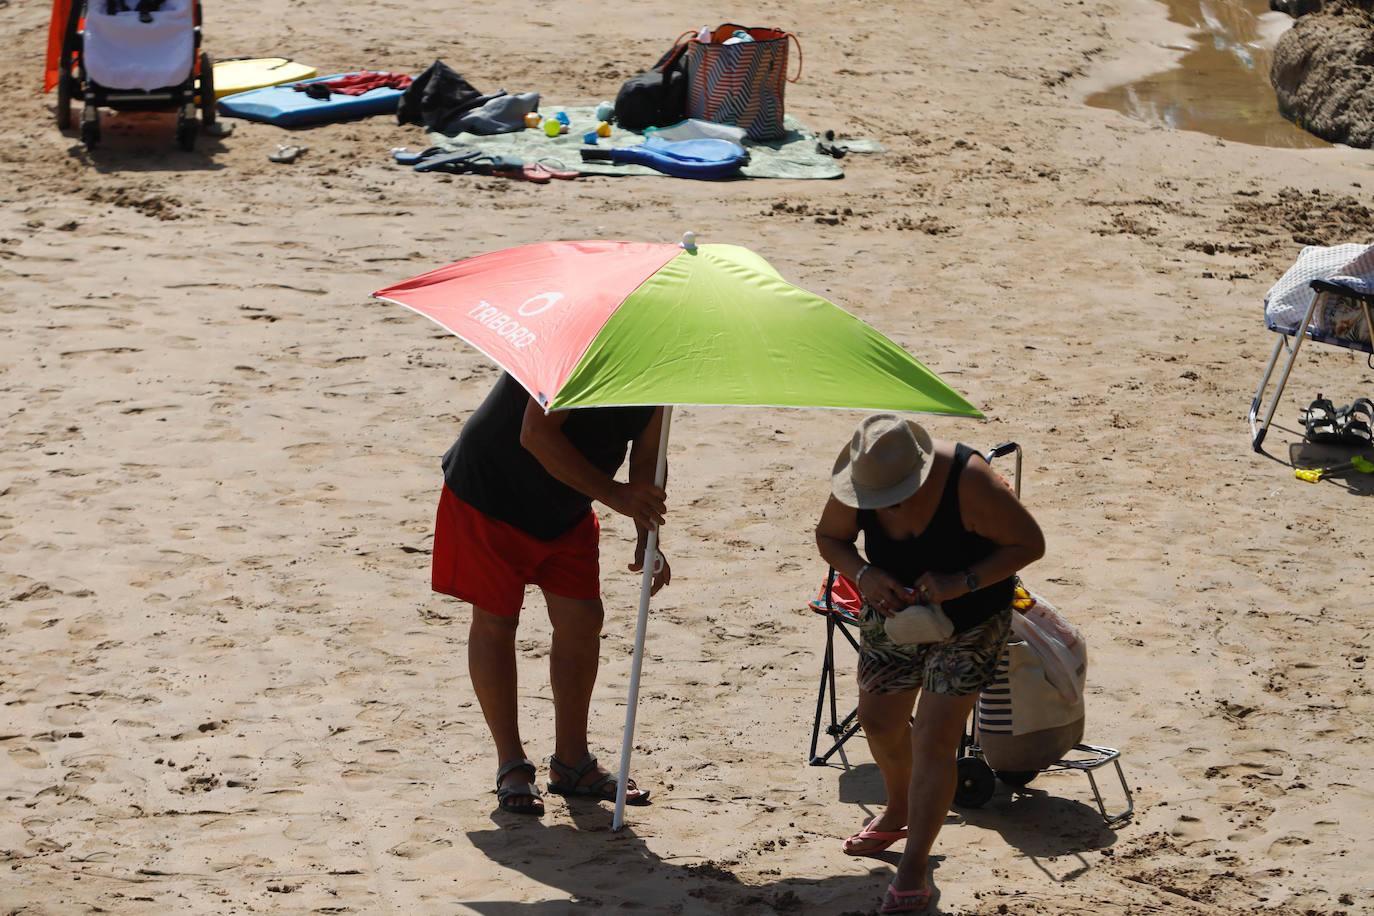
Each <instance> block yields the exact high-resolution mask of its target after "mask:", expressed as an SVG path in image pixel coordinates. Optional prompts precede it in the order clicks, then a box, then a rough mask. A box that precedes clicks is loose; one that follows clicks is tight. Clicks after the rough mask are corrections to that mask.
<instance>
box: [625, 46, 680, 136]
mask: <svg viewBox="0 0 1374 916" xmlns="http://www.w3.org/2000/svg"><path fill="white" fill-rule="evenodd" d="M685 50H687V45H686V44H675V45H673V47H672V48H670V49H669V50H668V53H666V54H664V55H663V56H662V57H661V58H659V61H658V63H656V64H654V66H653V68H652V69H650V70H646V71H644V72H643V73H641V74H639V76H634V77H631V78H630V79H628V80H626V81H625V84H624V85H622V86H621V87H620V92H618V93H616V97H615V120H616V123H617V124H619V125H620V126H621V127H623V128H625V129H626V130H643V129H644V128H646V127H668V126H670V125H672V124H676V123H677V122H679V121H681V120H682V119H683V118H685V117H687V70H686V67H685V66H684V63H683V59H682V52H683V51H685Z"/></svg>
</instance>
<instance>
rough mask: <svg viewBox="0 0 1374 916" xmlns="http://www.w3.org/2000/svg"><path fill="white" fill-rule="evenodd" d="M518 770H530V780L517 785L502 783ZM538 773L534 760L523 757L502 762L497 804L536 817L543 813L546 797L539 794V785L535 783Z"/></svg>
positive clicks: (497, 787)
mask: <svg viewBox="0 0 1374 916" xmlns="http://www.w3.org/2000/svg"><path fill="white" fill-rule="evenodd" d="M516 770H529V771H530V782H527V783H523V784H521V785H515V786H503V785H501V781H502V780H503V779H505V778H506V777H507V776H509V775H510V774H511V773H514V772H515V771H516ZM537 775H539V771H538V770H536V769H535V767H534V761H533V760H526V759H525V758H523V757H522V758H520V759H519V760H509V761H507V762H505V763H503V764H501V768H500V769H499V770H497V771H496V806H497V807H498V808H500V809H501V810H502V811H509V812H511V813H512V814H532V815H534V816H535V817H538V816H539V815H541V814H543V813H544V799H543V798H542V797H541V796H540V795H539V787H538V786H536V785H535V784H534V778H535V777H536V776H537ZM521 799H529V800H528V801H521Z"/></svg>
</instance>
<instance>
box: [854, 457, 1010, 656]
mask: <svg viewBox="0 0 1374 916" xmlns="http://www.w3.org/2000/svg"><path fill="white" fill-rule="evenodd" d="M977 454H978V453H977V452H976V451H974V450H973V449H972V448H970V447H969V446H967V445H964V444H962V443H959V444H957V445H955V447H954V461H953V464H952V465H951V467H950V469H949V477H948V478H946V480H945V489H944V491H943V492H942V493H941V494H940V504H939V506H937V507H936V509H935V514H934V515H933V516H932V517H931V519H930V523H929V524H928V525H926V528H925V530H924V531H922V532H921V533H920V534H918V535H916V536H914V537H909V538H901V539H894V538H892V537H890V536H889V535H888V534H887V532H886V531H884V530H883V526H882V525H881V524H880V523H879V522H878V516H877V513H876V512H875V511H874V510H872V509H860V510H859V530H860V531H862V532H863V533H864V553H865V554H866V555H867V557H868V562H869V563H872V564H873V565H874V566H877V567H878V568H879V569H882V570H885V571H886V572H888V573H889V574H891V575H892V576H895V577H896V578H897V580H898V581H900V582H901V583H902V584H903V585H905V586H906V587H907V588H911V587H912V586H913V585H914V584H915V582H916V580H917V579H918V578H920V577H921V575H922V574H923V573H926V572H936V573H955V572H958V573H961V572H963V571H964V570H966V569H968V568H969V567H970V566H972V565H973V564H974V563H977V562H978V561H979V560H982V559H984V558H985V557H987V556H989V555H990V554H992V553H993V552H994V551H995V550H997V546H998V545H997V543H996V542H995V541H991V540H989V539H988V538H985V537H983V536H982V535H981V534H975V533H974V532H972V531H969V530H968V529H966V528H965V527H964V519H963V515H962V514H961V513H960V511H959V477H960V476H961V475H962V473H963V470H964V466H965V465H967V464H968V461H969V458H970V457H972V456H973V455H977ZM981 457H982V456H979V458H980V459H981ZM1015 590H1016V579H1015V577H1014V576H1013V577H1011V578H1008V579H1003V580H1001V581H1000V582H993V583H990V584H988V585H985V586H983V587H982V588H980V589H978V590H977V591H974V592H969V593H968V594H967V595H960V596H959V597H958V598H951V599H950V600H948V601H946V602H945V603H944V604H943V605H942V607H943V608H944V611H945V614H946V615H947V616H948V617H949V619H950V621H951V622H953V624H954V629H955V631H956V632H962V631H964V630H970V629H972V628H973V627H976V626H977V625H978V624H980V623H982V622H983V621H985V620H987V619H988V618H990V617H992V616H993V615H995V614H997V613H998V612H999V611H1001V610H1003V609H1004V608H1006V607H1007V606H1008V605H1009V604H1011V599H1012V596H1013V594H1014V593H1015Z"/></svg>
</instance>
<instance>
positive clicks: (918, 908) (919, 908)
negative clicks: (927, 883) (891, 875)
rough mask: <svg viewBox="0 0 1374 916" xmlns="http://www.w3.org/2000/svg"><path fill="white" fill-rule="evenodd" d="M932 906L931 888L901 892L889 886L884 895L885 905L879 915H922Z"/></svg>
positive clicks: (879, 910)
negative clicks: (921, 913)
mask: <svg viewBox="0 0 1374 916" xmlns="http://www.w3.org/2000/svg"><path fill="white" fill-rule="evenodd" d="M928 906H930V888H928V887H923V888H920V889H919V890H914V891H899V890H897V888H896V887H894V886H893V885H891V884H889V885H888V886H887V893H886V894H883V905H882V906H881V907H879V908H878V912H879V913H920V912H923V911H924V910H925V908H926V907H928Z"/></svg>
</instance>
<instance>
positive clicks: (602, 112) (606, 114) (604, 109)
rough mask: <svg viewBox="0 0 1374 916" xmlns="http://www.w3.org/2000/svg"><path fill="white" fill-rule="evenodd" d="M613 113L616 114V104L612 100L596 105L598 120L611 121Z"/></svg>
mask: <svg viewBox="0 0 1374 916" xmlns="http://www.w3.org/2000/svg"><path fill="white" fill-rule="evenodd" d="M613 114H615V106H614V105H613V104H611V103H610V102H602V103H601V104H600V105H597V106H596V119H597V120H598V121H609V120H610V119H611V115H613Z"/></svg>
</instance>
